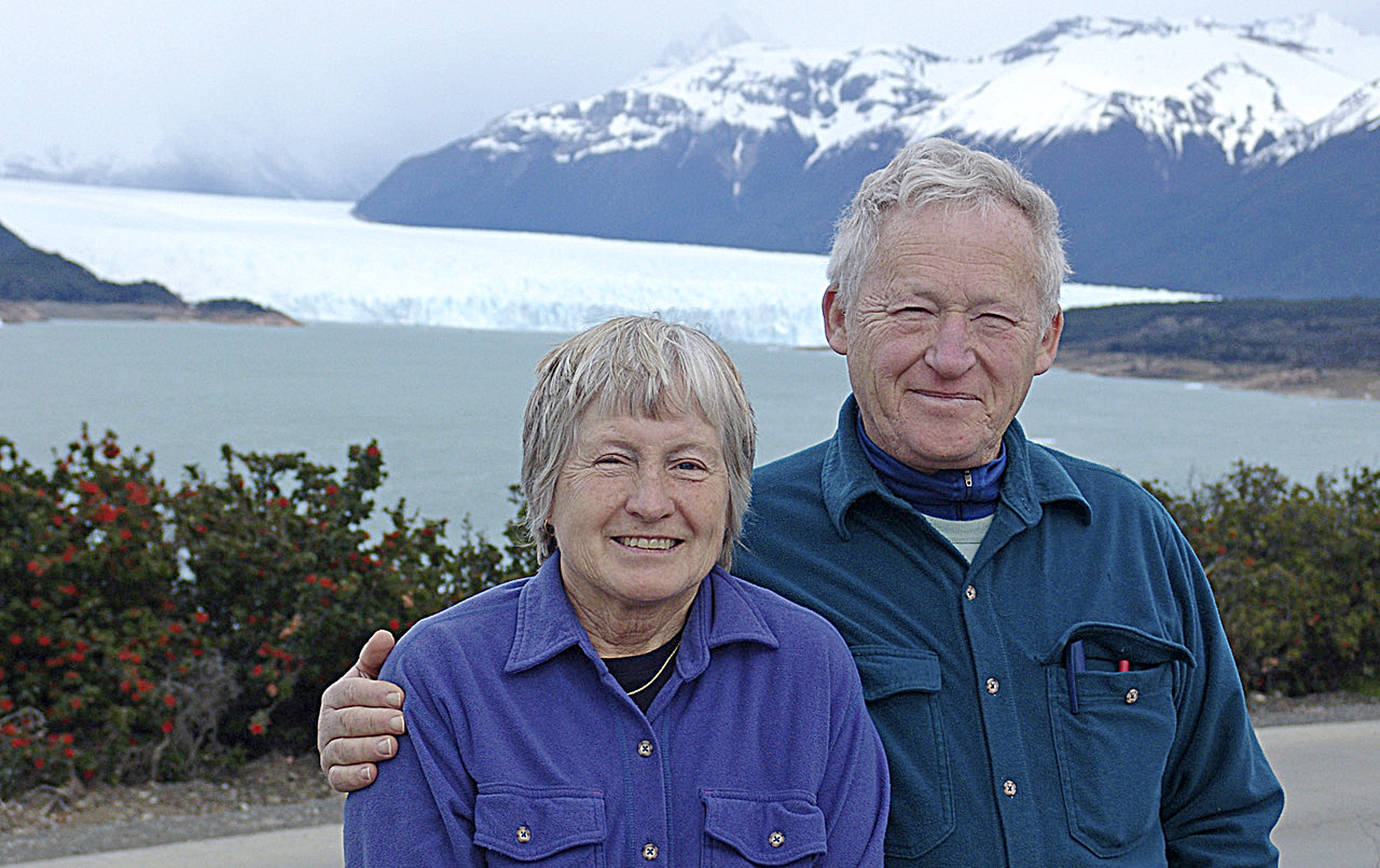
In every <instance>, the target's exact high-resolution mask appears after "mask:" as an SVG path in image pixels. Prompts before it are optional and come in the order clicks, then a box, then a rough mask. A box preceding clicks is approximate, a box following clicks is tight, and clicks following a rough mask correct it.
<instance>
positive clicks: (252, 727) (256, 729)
mask: <svg viewBox="0 0 1380 868" xmlns="http://www.w3.org/2000/svg"><path fill="white" fill-rule="evenodd" d="M249 732H250V733H251V734H253V735H263V734H264V725H263V724H262V723H251V724H249Z"/></svg>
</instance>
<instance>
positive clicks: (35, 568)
mask: <svg viewBox="0 0 1380 868" xmlns="http://www.w3.org/2000/svg"><path fill="white" fill-rule="evenodd" d="M25 566H26V567H27V568H28V570H29V572H31V573H33V574H34V575H35V576H41V575H43V565H42V564H40V563H39V562H38V561H29V562H28V564H26V565H25Z"/></svg>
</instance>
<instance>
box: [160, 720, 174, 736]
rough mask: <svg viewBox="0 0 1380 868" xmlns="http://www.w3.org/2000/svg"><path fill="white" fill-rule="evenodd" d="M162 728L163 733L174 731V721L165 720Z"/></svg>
mask: <svg viewBox="0 0 1380 868" xmlns="http://www.w3.org/2000/svg"><path fill="white" fill-rule="evenodd" d="M161 729H162V730H163V733H164V734H165V735H166V734H167V733H170V732H172V731H173V722H172V721H171V720H165V721H163V726H162V727H161Z"/></svg>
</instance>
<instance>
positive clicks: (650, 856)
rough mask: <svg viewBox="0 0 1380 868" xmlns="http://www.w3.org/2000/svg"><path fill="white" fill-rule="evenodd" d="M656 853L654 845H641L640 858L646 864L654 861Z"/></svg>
mask: <svg viewBox="0 0 1380 868" xmlns="http://www.w3.org/2000/svg"><path fill="white" fill-rule="evenodd" d="M657 852H658V851H657V849H656V845H655V844H643V845H642V858H643V859H646V860H647V861H648V862H651V861H654V860H655V859H656V856H657Z"/></svg>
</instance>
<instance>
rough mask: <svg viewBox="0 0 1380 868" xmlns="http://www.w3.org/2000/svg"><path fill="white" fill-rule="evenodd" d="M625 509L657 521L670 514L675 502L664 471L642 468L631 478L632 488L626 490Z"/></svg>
mask: <svg viewBox="0 0 1380 868" xmlns="http://www.w3.org/2000/svg"><path fill="white" fill-rule="evenodd" d="M627 510H628V512H630V513H632V514H633V515H635V516H637V517H638V518H640V519H642V520H644V521H657V520H659V519H663V518H665V517H666V516H668V515H670V514H671V513H672V512H673V511H674V510H675V504H674V503H673V502H672V500H671V495H670V492H669V490H668V487H667V479H666V475H665V474H664V473H661V472H659V471H658V470H643V471H641V472H639V473H638V474H637V478H636V479H635V480H633V487H632V490H631V491H629V492H628V502H627Z"/></svg>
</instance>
